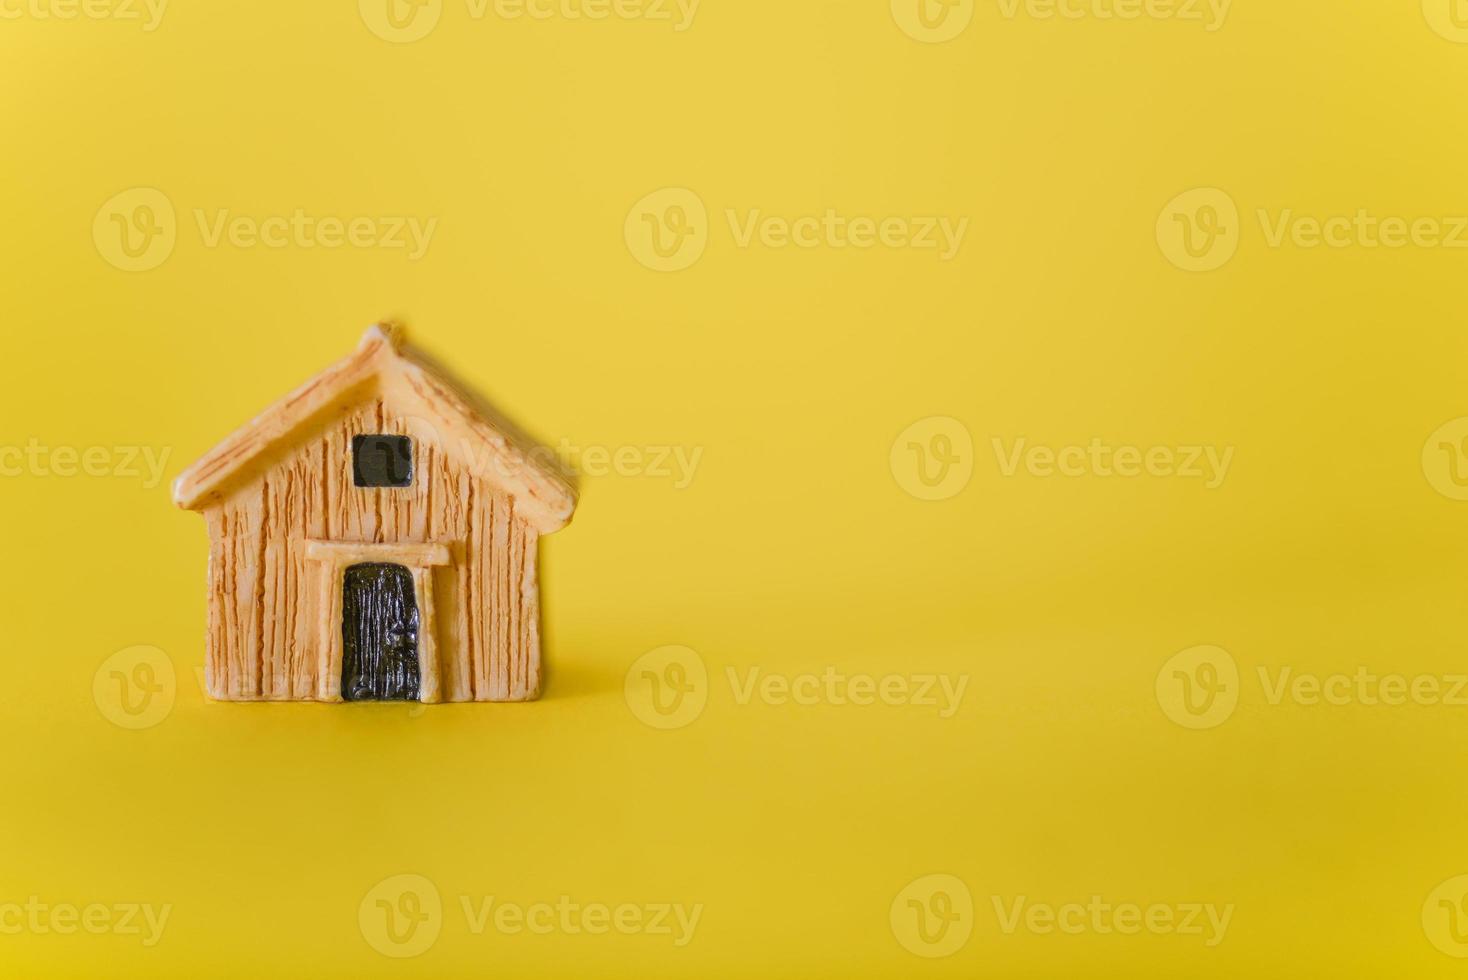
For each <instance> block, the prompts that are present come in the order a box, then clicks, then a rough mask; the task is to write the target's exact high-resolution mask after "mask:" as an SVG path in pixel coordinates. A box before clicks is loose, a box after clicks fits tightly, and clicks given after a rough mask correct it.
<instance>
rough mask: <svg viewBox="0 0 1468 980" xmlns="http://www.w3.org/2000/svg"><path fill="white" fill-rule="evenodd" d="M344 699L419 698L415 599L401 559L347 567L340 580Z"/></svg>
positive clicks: (407, 573)
mask: <svg viewBox="0 0 1468 980" xmlns="http://www.w3.org/2000/svg"><path fill="white" fill-rule="evenodd" d="M342 699H343V700H345V701H416V700H418V601H417V599H415V598H414V595H413V574H412V573H411V572H409V571H408V570H407V569H406V568H404V567H403V566H402V565H381V564H366V565H353V566H351V567H350V568H348V569H347V573H346V581H345V583H344V584H343V585H342Z"/></svg>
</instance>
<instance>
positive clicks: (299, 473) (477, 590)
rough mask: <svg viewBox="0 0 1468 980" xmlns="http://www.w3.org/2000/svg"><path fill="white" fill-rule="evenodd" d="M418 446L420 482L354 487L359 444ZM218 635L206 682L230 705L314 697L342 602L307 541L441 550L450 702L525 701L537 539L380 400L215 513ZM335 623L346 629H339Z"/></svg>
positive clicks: (212, 561) (426, 432) (501, 499)
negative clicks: (333, 604)
mask: <svg viewBox="0 0 1468 980" xmlns="http://www.w3.org/2000/svg"><path fill="white" fill-rule="evenodd" d="M363 433H389V434H397V435H408V436H411V437H412V438H413V451H414V461H413V462H414V473H413V485H412V486H411V487H409V488H404V489H387V488H359V487H356V486H354V485H353V483H352V473H351V441H352V436H354V435H357V434H363ZM205 517H206V519H207V521H208V527H209V539H210V549H209V637H208V654H207V660H206V665H205V676H206V681H207V684H208V687H209V693H210V695H211V696H212V697H215V698H220V699H225V700H256V699H264V700H309V699H314V698H315V697H316V693H317V680H318V677H317V671H318V669H319V668H318V666H317V664H318V660H319V656H318V654H319V652H320V651H319V647H320V645H321V639H320V637H321V634H322V630H321V619H322V617H323V616H328V615H330V612H329V610H330V601H329V600H330V598H331V597H330V596H326V597H323V596H321V595H319V594H318V593H319V592H320V591H321V587H320V586H319V585H318V581H319V579H320V576H319V575H317V574H316V573H315V568H314V566H313V564H312V563H310V562H308V561H307V559H306V554H305V545H306V542H307V541H308V540H312V539H317V540H331V541H342V542H361V543H379V544H380V543H408V542H439V543H444V544H447V545H449V547H450V552H451V554H452V561H451V563H450V564H449V565H445V566H441V567H439V568H436V569H434V572H433V590H434V607H435V609H434V613H435V615H434V616H433V617H428V616H423V617H422V619H423V622H424V624H425V628H427V626H426V624H427V623H429V622H430V621H436V623H437V630H436V634H435V639H436V641H437V648H438V654H437V655H438V659H439V664H438V668H439V676H440V683H441V689H442V694H443V699H444V700H446V701H520V700H526V699H529V698H533V697H535V696H536V695H537V694H538V693H539V689H540V635H539V634H540V605H539V591H538V587H537V575H536V557H537V550H538V549H537V543H538V534H537V533H536V531H535V529H534V528H532V527H530V526H529V525H528V524H527V523H526V521H524V520H523V519H521V518H519V517H517V516H516V515H515V513H514V502H513V500H512V499H511V498H509V497H507V496H506V495H504V494H503V493H499V492H497V491H495V490H494V489H493V488H492V487H491V486H490V485H489V484H488V483H487V482H485V481H484V480H483V479H480V478H476V477H474V476H473V475H472V474H471V472H470V467H469V466H467V465H465V464H463V463H461V462H460V461H459V459H458V458H451V457H450V456H449V455H448V454H446V453H445V452H444V451H443V447H442V445H441V444H440V442H439V439H438V435H437V433H436V431H435V430H434V429H433V428H432V427H431V426H430V424H429V423H427V422H426V421H423V420H418V419H405V418H398V417H395V416H394V415H393V414H392V413H391V412H389V411H388V409H387V408H386V406H385V405H384V403H383V402H382V401H381V400H380V399H377V398H375V397H373V398H371V399H370V400H368V401H365V402H362V403H360V404H358V405H356V406H354V407H351V408H348V409H345V410H342V411H339V412H337V413H336V414H335V415H334V416H333V419H332V420H331V421H330V422H328V423H327V424H326V425H324V426H323V427H322V428H321V429H320V431H319V432H318V433H317V434H316V435H315V436H314V437H313V438H311V439H309V440H307V441H306V442H304V443H303V444H301V445H299V446H298V447H297V448H296V450H295V451H294V452H293V453H292V454H291V455H290V456H288V457H286V458H284V459H281V460H278V461H275V462H274V463H272V464H270V465H268V466H267V468H266V469H265V470H263V471H262V472H260V473H258V474H257V475H256V476H255V477H254V478H252V479H249V480H246V481H244V482H242V483H241V485H240V486H239V488H238V489H236V490H235V491H233V492H232V493H231V494H230V495H229V496H228V497H227V498H226V499H225V500H224V501H223V502H221V503H219V504H216V505H214V506H211V507H210V508H208V509H207V510H206V511H205ZM333 628H338V627H337V626H335V625H333Z"/></svg>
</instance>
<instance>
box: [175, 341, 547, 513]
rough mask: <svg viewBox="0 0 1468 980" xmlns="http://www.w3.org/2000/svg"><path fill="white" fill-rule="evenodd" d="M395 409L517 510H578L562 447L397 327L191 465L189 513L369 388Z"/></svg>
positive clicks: (182, 489)
mask: <svg viewBox="0 0 1468 980" xmlns="http://www.w3.org/2000/svg"><path fill="white" fill-rule="evenodd" d="M372 393H376V394H378V395H379V396H380V397H381V398H382V399H383V400H384V401H385V402H386V403H387V404H389V405H391V406H393V408H394V410H395V411H401V412H403V413H404V414H405V415H412V416H417V417H420V418H427V419H430V420H431V421H432V424H433V425H434V427H435V428H436V429H438V431H439V434H440V436H441V437H442V439H443V441H444V443H445V445H444V446H443V448H444V450H445V451H446V452H450V453H453V452H455V451H458V452H459V453H460V454H461V458H462V459H463V461H465V462H467V463H469V464H470V465H471V467H472V469H473V471H474V473H475V474H476V475H477V476H480V477H481V478H483V479H484V480H485V481H486V482H488V483H490V484H491V485H493V486H495V487H496V488H497V489H499V490H501V491H503V492H504V493H506V494H508V495H509V496H510V497H512V498H513V499H514V501H515V510H516V512H517V513H519V514H520V515H522V516H523V517H524V518H525V519H526V520H527V521H528V522H529V523H530V524H531V526H532V527H534V528H536V530H538V531H539V532H540V533H542V534H548V533H550V532H551V531H555V530H558V529H560V528H562V527H564V526H565V525H566V523H567V522H568V521H570V519H571V513H572V511H574V510H575V509H576V492H575V490H574V489H573V488H572V485H571V483H570V480H569V479H568V478H567V477H566V476H565V475H564V473H563V472H562V470H561V468H560V467H559V465H558V464H557V462H556V461H555V459H554V457H553V456H552V454H551V453H550V452H549V451H548V450H545V449H543V448H540V447H537V446H536V445H535V444H533V443H532V442H530V441H529V440H528V439H526V438H525V437H524V436H522V435H520V434H519V433H518V432H517V431H516V430H515V429H514V427H513V426H512V425H511V424H510V423H508V422H507V421H505V420H504V419H502V418H499V417H498V416H497V415H496V414H495V413H494V411H493V410H492V409H490V408H489V407H488V406H487V405H485V404H483V403H482V402H481V401H479V400H478V399H477V398H475V397H474V396H473V395H471V394H468V393H466V392H465V391H463V390H462V389H460V388H459V387H457V386H456V385H455V384H454V383H453V382H451V381H449V380H448V379H447V377H446V376H445V375H444V372H443V371H442V370H441V369H439V368H437V367H435V366H434V365H433V364H432V363H431V362H430V361H428V360H427V359H426V358H425V357H424V356H423V355H422V354H419V353H417V352H415V351H412V350H410V349H408V348H406V347H404V346H403V342H402V334H401V332H400V331H398V330H397V328H395V327H392V326H388V325H377V326H372V327H370V328H368V330H367V333H366V334H364V335H363V337H362V342H361V344H359V345H358V347H357V349H356V350H355V351H353V352H352V354H351V355H350V356H349V357H347V358H345V359H343V360H341V361H338V362H337V363H336V364H333V365H332V366H331V367H329V368H327V369H326V370H325V371H322V372H321V373H320V374H318V375H316V377H314V378H312V379H311V380H310V381H308V382H306V383H305V384H304V385H302V386H301V387H299V388H297V389H296V390H295V391H293V392H291V393H290V394H289V395H286V396H285V397H284V398H282V399H281V400H280V401H278V402H276V403H275V404H274V405H271V406H270V407H269V408H267V409H266V410H265V411H264V412H262V413H261V414H260V415H259V416H257V417H256V418H255V419H254V420H253V421H251V422H250V423H249V424H247V425H245V426H244V427H243V428H241V429H239V430H238V431H236V432H235V433H234V434H232V435H231V436H229V437H228V438H227V439H225V440H224V441H223V442H221V443H220V444H219V445H217V446H215V447H214V448H213V449H212V450H210V451H209V452H208V453H207V454H206V455H205V456H204V457H203V458H202V459H200V460H199V461H198V462H196V463H195V464H194V465H193V466H191V467H189V468H188V469H187V470H185V471H184V472H183V473H182V474H180V476H179V478H178V479H177V480H176V481H175V482H174V485H173V499H174V502H175V503H176V504H178V505H179V506H180V507H182V508H184V509H186V510H206V509H208V508H209V507H210V506H212V505H213V504H216V503H218V502H220V501H222V500H223V499H224V498H225V497H226V496H227V494H228V492H229V491H230V490H231V489H233V487H234V485H235V484H236V483H237V482H238V481H239V480H241V479H243V478H245V477H246V476H247V475H249V474H251V473H253V472H255V471H256V470H257V469H258V466H257V465H252V464H256V463H257V462H258V461H260V460H261V459H262V458H264V457H269V456H271V455H273V454H276V453H279V452H280V451H282V450H289V449H290V448H292V447H293V446H294V445H295V444H296V443H298V442H301V441H303V440H304V438H306V436H307V434H308V433H309V432H311V431H312V430H313V428H315V427H317V426H319V425H320V424H321V422H322V421H323V419H324V418H326V417H327V413H328V412H329V411H330V410H332V409H333V408H337V407H339V406H341V405H343V404H345V403H348V402H350V401H353V400H355V399H357V398H360V397H365V396H367V395H369V394H372Z"/></svg>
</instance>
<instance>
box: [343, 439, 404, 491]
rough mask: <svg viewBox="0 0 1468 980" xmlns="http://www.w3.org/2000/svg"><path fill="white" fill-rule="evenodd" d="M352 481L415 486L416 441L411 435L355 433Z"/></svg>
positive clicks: (370, 485)
mask: <svg viewBox="0 0 1468 980" xmlns="http://www.w3.org/2000/svg"><path fill="white" fill-rule="evenodd" d="M352 482H353V483H355V484H356V485H357V486H359V487H410V486H412V485H413V440H412V439H409V438H408V437H407V436H352Z"/></svg>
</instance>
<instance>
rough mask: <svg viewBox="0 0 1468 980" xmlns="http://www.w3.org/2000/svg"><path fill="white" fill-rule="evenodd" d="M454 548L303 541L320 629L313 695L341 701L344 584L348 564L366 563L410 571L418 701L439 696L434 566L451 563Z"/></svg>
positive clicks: (445, 546) (412, 544) (431, 544)
mask: <svg viewBox="0 0 1468 980" xmlns="http://www.w3.org/2000/svg"><path fill="white" fill-rule="evenodd" d="M451 556H452V551H451V549H450V548H449V546H448V545H446V544H437V543H434V542H423V543H404V544H364V543H362V542H359V541H320V540H311V541H307V542H306V560H307V561H308V562H312V563H314V564H315V565H316V566H317V573H316V581H317V593H316V596H317V607H316V608H317V620H318V622H319V623H320V627H321V633H320V639H319V641H318V647H317V651H316V657H317V660H316V699H317V700H318V701H341V700H342V642H343V641H342V588H343V586H344V585H345V583H346V575H347V569H348V568H349V567H351V566H352V565H358V564H362V563H364V562H376V563H381V564H387V565H402V566H403V567H405V568H407V569H408V571H409V572H410V573H411V574H412V576H413V597H414V600H415V601H416V602H417V603H418V700H419V701H422V702H424V703H425V704H432V703H435V702H438V701H442V700H443V695H442V693H441V691H440V688H439V682H438V642H437V638H436V634H437V629H436V627H437V622H438V615H437V610H436V609H435V607H434V604H433V570H434V569H435V568H436V567H438V566H441V565H448V564H449V563H450V562H451Z"/></svg>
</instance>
